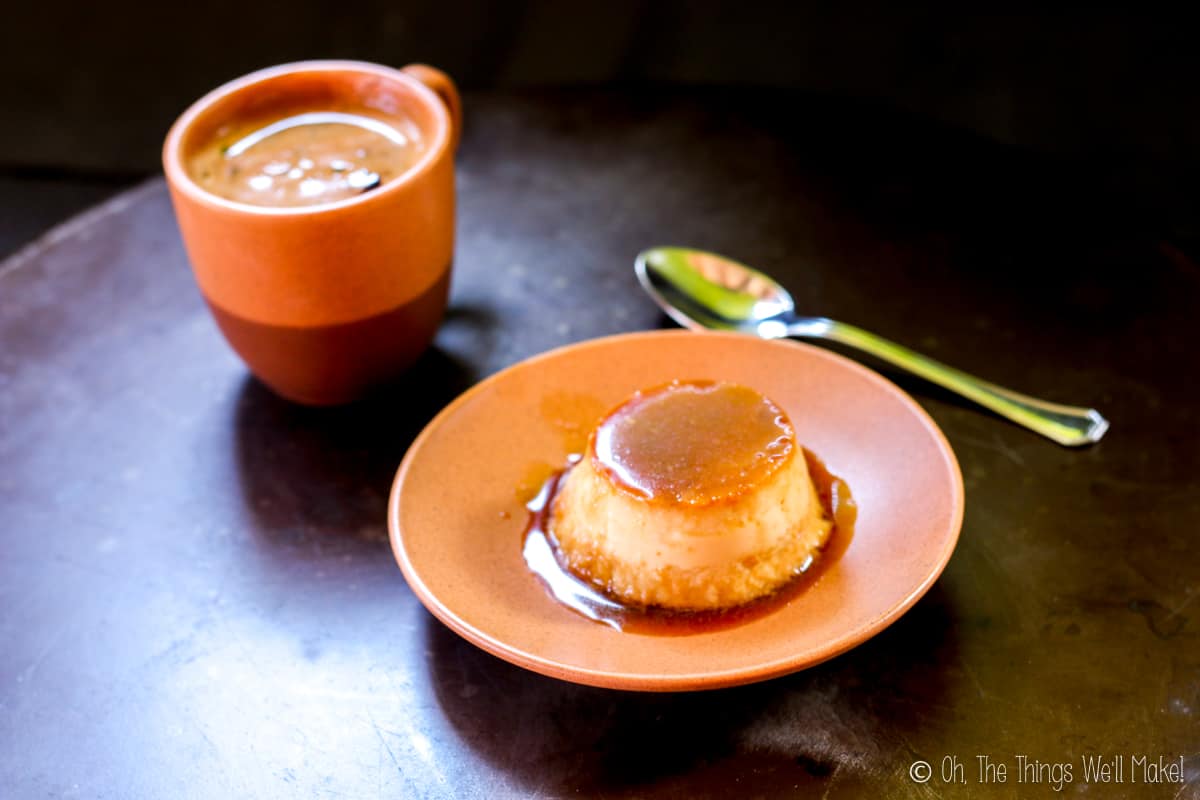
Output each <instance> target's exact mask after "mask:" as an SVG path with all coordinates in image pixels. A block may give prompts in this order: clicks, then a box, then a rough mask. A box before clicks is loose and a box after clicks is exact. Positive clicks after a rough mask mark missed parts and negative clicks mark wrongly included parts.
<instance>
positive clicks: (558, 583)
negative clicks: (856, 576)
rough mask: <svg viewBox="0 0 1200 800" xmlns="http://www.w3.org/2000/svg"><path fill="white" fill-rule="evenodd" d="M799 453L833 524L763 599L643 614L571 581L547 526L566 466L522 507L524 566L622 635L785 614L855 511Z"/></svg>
mask: <svg viewBox="0 0 1200 800" xmlns="http://www.w3.org/2000/svg"><path fill="white" fill-rule="evenodd" d="M801 452H803V453H804V459H805V461H806V462H807V464H808V471H809V476H810V477H811V479H812V482H813V486H814V487H815V488H816V490H817V497H818V498H819V499H820V501H821V507H822V509H823V510H824V512H825V516H826V518H827V519H832V520H833V529H832V530H831V531H830V534H829V539H828V540H827V541H826V542H825V546H824V547H823V548H822V550H821V553H820V554H819V555H818V556H817V557H816V558H815V559H810V560H809V561H808V563H806V564H805V565H804V567H803V568H802V569H801V570H800V571H799V572H798V573H797V574H796V577H794V578H793V579H792V580H791V581H790V582H788V583H787V584H786V585H784V586H783V587H782V588H780V589H779V590H777V591H776V592H774V593H773V594H770V595H767V596H766V597H761V598H759V599H757V600H754V601H752V602H749V603H746V604H744V605H741V606H736V607H734V608H728V609H720V610H717V611H674V610H670V609H664V608H657V607H649V608H646V607H640V606H633V605H629V604H626V603H622V602H621V601H619V600H614V599H613V598H611V597H609V596H608V595H606V594H604V592H602V591H601V590H600V589H599V588H597V587H596V586H593V585H592V584H591V583H589V582H587V581H585V580H583V579H581V578H579V577H577V576H575V575H574V574H573V573H571V572H570V571H569V570H568V569H567V568H566V567H565V566H563V563H562V560H561V559H560V557H559V553H558V543H557V542H556V541H555V539H554V533H553V531H552V530H551V526H550V519H551V509H552V508H553V506H554V498H555V496H556V495H557V494H558V488H559V486H560V484H561V483H562V480H563V478H564V477H565V475H566V474H567V471H568V470H569V469H570V466H568V467H566V468H564V469H560V470H556V471H555V472H554V473H553V474H551V475H550V477H549V478H548V479H547V480H546V482H545V483H544V484H543V485H542V488H541V491H540V492H538V494H537V496H536V497H534V498H533V499H532V500H531V501H530V502H529V503H528V505H527V506H526V508H528V509H529V512H530V513H529V524H528V526H527V527H526V529H525V533H524V535H523V539H522V542H523V550H522V552H523V555H524V557H525V563H526V564H527V565H528V566H529V569H530V570H531V571H532V572H533V573H534V574H535V575H537V577H538V578H539V579H540V580H541V582H542V584H543V585H544V586H545V588H546V591H547V592H549V594H550V595H551V596H552V597H554V599H556V600H558V602H560V603H562V604H563V605H564V606H566V607H567V608H570V609H571V610H572V611H575V612H576V613H579V614H581V615H583V616H585V617H587V618H588V619H591V620H594V621H596V622H599V623H602V624H604V625H608V626H610V627H612V628H615V629H616V630H618V631H622V632H625V633H637V634H643V635H650V636H688V635H692V634H697V633H712V632H715V631H720V630H726V629H728V628H732V627H735V626H737V625H742V624H744V623H747V622H751V621H753V620H756V619H761V618H762V617H765V616H766V615H768V614H770V613H772V612H774V611H778V610H779V609H781V608H784V607H785V606H787V605H788V604H789V603H791V602H792V600H794V599H795V598H796V597H798V596H800V595H801V594H803V593H804V592H805V591H806V590H807V589H808V588H809V587H811V586H812V585H814V584H815V583H817V581H819V580H820V579H821V576H822V575H824V574H825V573H826V572H827V571H828V570H829V569H830V568H831V567H832V566H833V565H834V564H836V563H837V562H838V560H839V559H840V558H841V556H842V554H843V553H844V552H846V548H847V547H849V546H850V540H851V539H852V538H853V537H854V523H855V520H856V519H857V517H858V508H857V506H856V505H855V503H854V498H853V497H852V496H851V494H850V487H849V486H847V485H846V482H845V481H843V480H842V479H841V478H839V477H837V476H836V475H834V474H833V473H831V472H830V471H829V470H828V468H827V467H826V466H825V464H824V462H822V461H821V459H820V458H818V457H817V456H816V455H814V454H813V453H812V452H810V451H809V450H808V449H805V448H801ZM578 460H579V457H578V456H574V457H573V458H572V461H571V465H573V464H574V463H575V462H577V461H578Z"/></svg>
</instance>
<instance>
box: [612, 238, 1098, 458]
mask: <svg viewBox="0 0 1200 800" xmlns="http://www.w3.org/2000/svg"><path fill="white" fill-rule="evenodd" d="M634 268H635V270H636V271H637V277H638V281H639V282H640V283H641V284H642V288H643V289H645V290H646V292H647V294H649V295H650V297H652V298H653V299H654V302H656V303H658V305H659V307H660V308H661V309H662V310H663V311H665V312H666V313H667V315H668V316H670V317H671V319H673V320H675V321H676V322H678V323H679V324H680V325H682V326H684V327H685V328H692V329H695V330H703V329H706V328H710V329H715V330H726V331H739V332H741V333H749V334H753V335H756V336H761V337H763V338H764V339H781V338H784V337H789V336H797V337H805V338H812V339H829V340H830V341H834V342H840V343H842V344H845V345H849V346H850V347H854V348H857V349H859V350H862V351H863V352H864V353H869V354H870V355H872V356H875V357H876V358H878V359H881V360H883V361H886V362H888V363H889V364H892V365H893V366H896V367H900V368H901V369H903V370H906V371H908V372H911V373H913V374H914V375H919V376H920V377H922V378H924V379H925V380H927V381H930V382H931V383H936V384H937V385H938V386H941V387H943V388H945V389H949V390H950V391H952V392H955V393H957V394H960V395H962V396H963V397H966V398H968V399H970V400H974V401H975V402H976V403H978V404H979V405H981V406H983V407H984V408H988V409H991V410H992V411H995V412H996V413H997V414H999V415H1000V416H1002V417H1006V418H1008V419H1010V420H1012V421H1013V422H1015V423H1017V424H1018V425H1023V426H1024V427H1026V428H1029V429H1030V430H1032V431H1035V432H1037V433H1040V434H1041V435H1043V436H1045V437H1047V438H1049V439H1053V440H1054V441H1056V442H1058V443H1059V444H1062V445H1066V446H1068V447H1075V446H1078V445H1084V444H1091V443H1092V442H1098V441H1100V437H1102V436H1103V435H1104V432H1105V431H1107V430H1108V420H1106V419H1105V418H1104V417H1103V416H1102V415H1101V414H1100V412H1099V411H1097V410H1096V409H1094V408H1079V407H1076V406H1066V405H1062V404H1060V403H1049V402H1046V401H1045V400H1038V399H1037V398H1034V397H1029V396H1027V395H1023V394H1018V393H1017V392H1014V391H1012V390H1011V389H1005V388H1003V387H1001V386H997V385H995V384H993V383H988V382H986V381H982V380H980V379H979V378H975V377H973V376H971V375H968V374H967V373H965V372H961V371H959V370H957V369H954V368H953V367H948V366H946V365H945V364H940V363H938V362H937V361H934V360H933V359H931V358H926V357H925V356H923V355H921V354H920V353H917V352H914V351H912V350H909V349H908V348H907V347H902V346H900V345H898V344H895V343H893V342H889V341H888V340H887V339H884V338H882V337H880V336H876V335H875V334H873V333H869V332H868V331H864V330H863V329H862V328H856V327H854V326H853V325H847V324H846V323H844V322H835V321H834V320H831V319H826V318H825V317H802V316H800V315H798V314H797V313H796V308H795V304H794V303H793V302H792V296H791V295H790V294H788V292H787V290H786V289H784V288H783V287H782V286H780V285H779V284H778V283H776V282H775V281H774V280H772V279H771V278H770V277H768V276H767V275H764V274H763V273H761V272H758V271H757V270H753V269H751V268H750V267H747V266H745V265H744V264H739V263H738V262H736V261H731V260H730V259H728V258H725V257H723V256H719V255H717V254H715V253H706V252H704V251H701V250H692V249H689V248H686V247H655V248H652V249H650V250H644V251H642V252H641V253H639V254H638V257H637V262H636V264H635V267H634Z"/></svg>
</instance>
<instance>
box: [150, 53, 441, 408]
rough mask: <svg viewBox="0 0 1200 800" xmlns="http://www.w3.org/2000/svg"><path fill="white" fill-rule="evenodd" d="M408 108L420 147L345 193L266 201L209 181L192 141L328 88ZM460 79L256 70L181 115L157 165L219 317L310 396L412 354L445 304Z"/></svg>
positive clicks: (404, 363) (367, 381)
mask: <svg viewBox="0 0 1200 800" xmlns="http://www.w3.org/2000/svg"><path fill="white" fill-rule="evenodd" d="M326 101H328V102H330V103H336V104H337V105H338V106H339V107H346V106H347V105H350V106H358V107H361V108H364V109H375V110H383V111H388V112H391V113H397V114H401V115H403V117H404V118H406V119H407V120H409V121H411V124H412V125H413V126H415V129H416V131H418V132H419V135H420V137H421V139H422V141H423V149H422V150H421V152H420V154H419V155H418V156H417V157H416V159H415V162H414V163H412V164H411V166H409V167H408V168H407V170H406V171H404V172H403V173H402V174H399V175H398V176H396V177H393V178H391V179H390V180H387V181H385V182H383V183H382V184H381V185H378V186H375V187H372V188H371V190H370V191H365V192H363V193H362V194H358V195H355V196H352V197H347V198H344V199H340V200H336V201H333V202H328V203H324V204H319V205H302V206H290V207H269V206H262V205H254V204H250V203H247V202H240V201H237V200H231V199H227V198H226V197H223V196H220V195H218V194H216V193H214V192H212V191H208V190H207V189H205V188H204V187H203V186H201V185H200V183H199V182H198V181H197V180H196V178H195V176H194V175H192V174H191V173H190V172H189V162H190V161H191V159H193V157H194V156H195V154H196V153H197V151H198V150H199V148H202V147H204V146H205V145H206V143H209V142H211V141H212V139H213V137H214V136H215V135H217V134H218V133H219V132H220V131H221V130H222V129H227V128H228V126H230V125H231V124H233V123H235V122H236V121H237V120H238V119H241V118H247V117H252V116H255V115H261V114H262V113H263V112H264V111H266V112H268V113H269V111H270V109H271V108H273V107H280V108H282V107H296V106H298V105H304V104H306V103H307V104H310V105H312V106H313V107H319V106H320V104H321V103H322V102H326ZM461 125H462V116H461V105H460V102H459V97H458V92H457V90H456V89H455V87H454V84H453V82H452V81H451V80H450V79H449V78H448V77H447V76H446V75H445V74H444V73H442V72H439V71H438V70H436V69H433V68H432V67H427V66H424V65H412V66H408V67H405V68H403V69H393V68H390V67H385V66H380V65H375V64H366V63H361V62H353V61H308V62H301V63H296V64H286V65H283V66H278V67H272V68H269V69H265V70H262V71H260V72H255V73H253V74H250V75H247V76H245V77H242V78H239V79H237V80H235V81H232V82H231V83H228V84H226V85H224V86H222V87H220V88H218V89H216V90H214V91H213V92H211V93H210V94H208V95H206V96H205V97H203V98H201V99H200V100H198V101H197V102H196V103H195V104H194V105H192V106H191V107H190V108H189V109H188V110H187V111H185V112H184V113H183V115H182V116H180V118H179V119H178V120H177V121H176V122H175V124H174V126H173V127H172V128H171V130H170V132H169V134H168V135H167V139H166V142H165V144H164V146H163V167H164V171H165V172H166V176H167V182H168V184H169V187H170V192H171V200H172V203H173V204H174V208H175V215H176V218H177V220H178V222H179V228H180V231H181V232H182V234H183V241H184V245H185V247H186V249H187V253H188V257H189V260H190V261H191V265H192V270H193V273H194V275H195V279H196V282H197V284H198V285H199V288H200V291H201V293H202V294H203V296H204V299H205V300H206V302H207V303H208V306H209V308H210V309H211V310H212V313H213V316H214V318H215V319H216V322H217V325H218V326H219V327H220V329H221V332H222V333H223V334H224V336H225V338H226V339H227V340H228V342H229V344H230V345H231V346H232V347H233V349H234V350H235V351H236V352H237V353H238V355H239V356H241V358H242V360H243V361H245V363H246V364H247V365H248V366H249V368H250V370H251V371H252V372H253V373H254V374H255V375H257V376H258V378H259V379H261V380H262V381H263V383H265V384H267V385H268V386H269V387H271V388H272V389H274V390H275V391H276V392H277V393H279V394H280V395H283V396H284V397H287V398H289V399H292V400H295V401H298V402H301V403H306V404H312V405H330V404H337V403H343V402H348V401H350V400H354V399H356V398H358V397H360V396H362V395H363V394H364V393H366V392H368V391H369V390H370V389H371V388H373V387H375V386H377V385H379V384H381V383H385V382H387V381H388V380H389V379H391V378H393V377H394V376H396V375H397V374H399V373H400V372H402V371H403V370H404V369H405V368H406V367H408V366H410V365H411V364H412V363H413V362H414V361H415V360H416V359H417V357H418V356H419V355H420V354H421V353H422V351H424V350H425V349H426V348H427V347H428V346H429V344H430V342H431V341H432V339H433V336H434V334H435V333H436V331H437V327H438V325H439V324H440V322H441V319H442V315H443V313H444V311H445V307H446V299H447V294H448V290H449V282H450V272H451V264H452V261H453V256H454V204H455V197H454V152H455V149H456V147H457V144H458V138H459V135H460V132H461Z"/></svg>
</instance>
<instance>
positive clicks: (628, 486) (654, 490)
mask: <svg viewBox="0 0 1200 800" xmlns="http://www.w3.org/2000/svg"><path fill="white" fill-rule="evenodd" d="M832 527H833V523H832V520H831V519H830V518H829V515H828V513H827V512H826V510H825V509H824V507H823V506H822V504H821V503H820V501H819V499H818V496H817V492H816V489H815V488H814V485H813V481H812V479H811V477H810V475H809V472H808V466H807V462H806V459H805V458H804V454H803V451H802V448H801V447H800V446H799V445H798V444H797V442H796V435H795V431H794V430H793V428H792V425H791V422H790V421H789V420H788V418H787V415H786V414H785V413H784V412H783V410H782V409H781V408H779V406H777V405H776V404H775V403H773V402H772V401H771V400H769V399H768V398H766V397H764V396H763V395H762V394H760V393H759V392H757V391H755V390H754V389H751V388H749V387H747V386H742V385H738V384H734V383H716V382H707V381H689V382H682V381H677V382H673V383H670V384H667V385H665V386H660V387H656V388H654V389H649V390H646V391H640V392H637V393H635V394H634V395H633V396H632V397H630V398H629V399H628V400H626V401H625V402H624V403H622V404H621V405H619V406H618V407H617V408H615V409H614V410H613V411H611V412H610V413H609V414H608V415H607V416H606V417H605V418H604V419H603V420H602V421H601V422H600V424H599V425H598V426H597V427H596V428H595V430H594V431H592V433H591V435H590V437H589V440H588V445H587V451H586V452H585V453H584V455H583V457H582V458H581V459H580V460H579V462H578V463H577V464H575V466H574V467H572V468H571V470H570V471H569V472H568V473H567V475H566V476H565V477H564V478H563V480H562V483H561V485H560V487H559V489H558V494H557V496H556V497H555V498H554V501H553V506H552V508H551V514H550V528H551V532H552V534H553V538H554V540H555V542H556V544H557V548H558V553H559V557H560V559H562V561H563V562H564V565H565V566H566V567H567V569H569V570H570V571H571V572H573V573H574V574H575V575H577V576H579V577H580V578H582V579H584V580H587V581H589V582H590V583H592V584H593V585H595V586H597V587H598V588H600V589H601V590H602V591H604V592H605V593H606V594H608V595H609V596H610V597H613V598H615V599H617V600H619V601H621V602H623V603H627V604H630V605H634V606H643V607H661V608H666V609H672V610H679V611H708V610H715V609H723V608H732V607H735V606H740V605H743V604H745V603H749V602H751V601H753V600H756V599H758V598H761V597H765V596H767V595H770V594H772V593H774V592H775V591H776V590H778V589H780V588H781V587H782V586H783V585H784V584H786V583H788V582H789V581H790V580H791V579H792V578H794V577H796V576H797V575H798V574H799V573H801V572H803V571H804V570H805V569H806V568H807V567H808V566H809V565H811V564H812V562H813V560H814V559H815V558H816V557H817V556H818V555H819V553H820V551H821V549H822V547H823V546H824V545H825V543H826V541H827V540H828V539H829V535H830V532H831V530H832Z"/></svg>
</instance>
